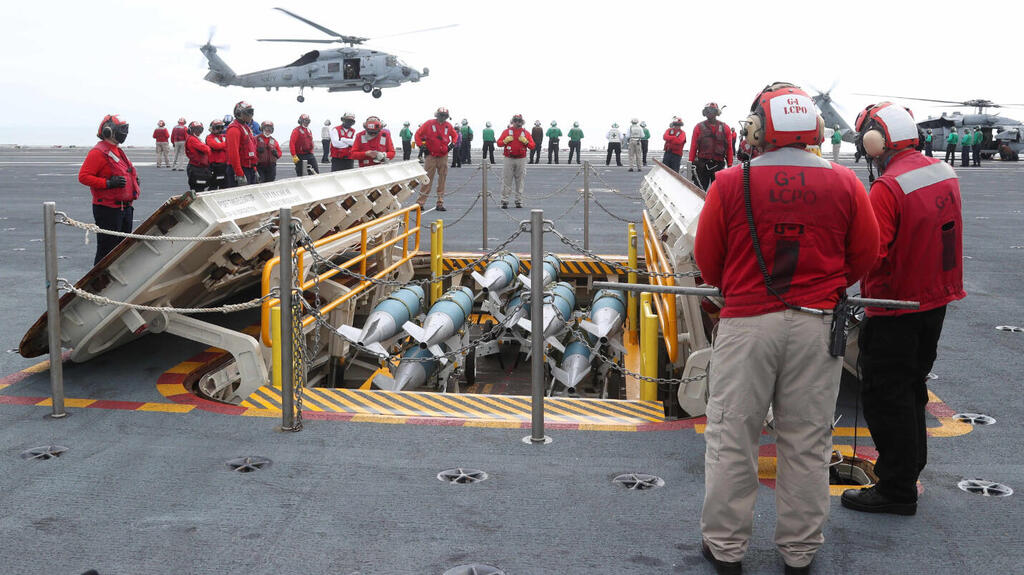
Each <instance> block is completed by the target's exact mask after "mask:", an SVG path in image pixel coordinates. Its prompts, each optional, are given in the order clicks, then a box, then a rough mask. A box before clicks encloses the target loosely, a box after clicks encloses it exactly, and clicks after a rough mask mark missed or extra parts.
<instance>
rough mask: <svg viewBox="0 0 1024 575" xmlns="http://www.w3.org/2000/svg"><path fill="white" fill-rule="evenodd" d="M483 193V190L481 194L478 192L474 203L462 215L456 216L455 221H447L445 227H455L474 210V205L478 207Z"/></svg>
mask: <svg viewBox="0 0 1024 575" xmlns="http://www.w3.org/2000/svg"><path fill="white" fill-rule="evenodd" d="M483 195H484V193H483V192H482V191H481V192H480V193H479V194H477V195H476V198H474V199H473V203H472V204H470V205H469V207H468V208H466V211H465V212H462V215H461V216H459V217H458V218H456V219H455V221H454V222H452V223H450V224H449V223H447V222H445V224H444V227H445V228H447V229H451V228H454V227H455V226H456V225H458V223H459V222H461V221H462V220H463V219H465V217H466V216H468V215H469V212H470V211H472V210H473V208H474V207H476V204H477V202H479V201H480V198H481V197H482V196H483ZM488 195H490V194H488Z"/></svg>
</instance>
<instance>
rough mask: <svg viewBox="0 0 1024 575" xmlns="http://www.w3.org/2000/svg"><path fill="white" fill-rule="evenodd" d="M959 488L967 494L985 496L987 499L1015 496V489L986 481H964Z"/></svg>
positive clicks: (958, 485)
mask: <svg viewBox="0 0 1024 575" xmlns="http://www.w3.org/2000/svg"><path fill="white" fill-rule="evenodd" d="M957 487H959V488H960V489H961V490H963V491H966V492H967V493H974V494H977V495H984V496H986V497H1009V496H1011V495H1013V489H1010V488H1009V487H1008V486H1006V485H1003V484H1002V483H996V482H994V481H986V480H984V479H964V480H963V481H961V482H960V483H957Z"/></svg>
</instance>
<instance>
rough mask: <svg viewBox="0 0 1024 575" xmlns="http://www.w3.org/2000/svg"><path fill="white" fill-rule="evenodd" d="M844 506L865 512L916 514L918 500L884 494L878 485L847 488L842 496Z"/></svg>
mask: <svg viewBox="0 0 1024 575" xmlns="http://www.w3.org/2000/svg"><path fill="white" fill-rule="evenodd" d="M840 501H841V502H842V504H843V507H845V508H847V509H853V510H854V511H863V512H865V513H892V514H894V515H914V514H915V513H917V502H916V501H899V500H896V499H892V498H891V497H889V496H887V495H884V494H882V492H880V491H879V490H878V486H873V487H868V488H866V489H847V490H846V491H844V492H843V496H842V497H841V498H840Z"/></svg>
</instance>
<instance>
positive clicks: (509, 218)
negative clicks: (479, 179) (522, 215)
mask: <svg viewBox="0 0 1024 575" xmlns="http://www.w3.org/2000/svg"><path fill="white" fill-rule="evenodd" d="M487 197H489V198H491V199H492V200H494V201H495V202H500V201H502V200H501V199H499V198H498V196H496V195H494V193H493V192H487ZM498 211H499V212H501V215H503V216H505V219H506V220H508V221H510V222H512V223H513V224H516V225H519V222H520V220H517V219H515V218H513V217H512V216H510V215H508V210H506V209H504V208H502V209H500V210H498Z"/></svg>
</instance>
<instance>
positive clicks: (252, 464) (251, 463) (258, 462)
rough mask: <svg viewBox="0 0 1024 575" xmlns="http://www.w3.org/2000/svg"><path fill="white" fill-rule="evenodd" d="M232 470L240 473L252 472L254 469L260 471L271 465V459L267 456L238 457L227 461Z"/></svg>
mask: <svg viewBox="0 0 1024 575" xmlns="http://www.w3.org/2000/svg"><path fill="white" fill-rule="evenodd" d="M225 464H226V465H227V466H228V468H230V469H231V471H237V472H239V473H252V472H253V471H259V470H261V469H266V468H267V467H270V460H269V459H267V458H266V457H259V456H255V455H250V456H248V457H239V458H237V459H230V460H228V461H226V462H225Z"/></svg>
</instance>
